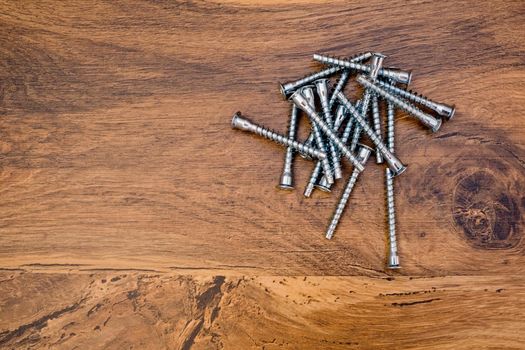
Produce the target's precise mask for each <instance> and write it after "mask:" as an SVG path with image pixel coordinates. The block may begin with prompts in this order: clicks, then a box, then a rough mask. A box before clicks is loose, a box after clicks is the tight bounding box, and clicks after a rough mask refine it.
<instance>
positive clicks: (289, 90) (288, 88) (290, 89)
mask: <svg viewBox="0 0 525 350" xmlns="http://www.w3.org/2000/svg"><path fill="white" fill-rule="evenodd" d="M370 56H372V53H371V52H365V53H361V54H358V55H356V56H353V57H351V58H350V59H349V60H348V61H349V62H361V61H364V60H366V59H368V58H370ZM342 69H343V68H342V67H330V68H327V69H325V70H322V71H320V72H317V73H314V74H311V75H307V76H305V77H304V78H301V79H299V80H296V81H291V82H288V83H285V84H284V85H283V84H279V86H280V90H281V94H283V96H284V98H288V97H289V96H290V95H291V94H293V93H294V92H295V91H296V90H297V89H299V88H300V87H303V86H305V85H307V84H310V83H312V82H313V81H315V80H317V79H321V78H326V77H329V76H331V75H332V74H334V73H337V72H339V71H340V70H342Z"/></svg>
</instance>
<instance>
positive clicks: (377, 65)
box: [350, 53, 386, 151]
mask: <svg viewBox="0 0 525 350" xmlns="http://www.w3.org/2000/svg"><path fill="white" fill-rule="evenodd" d="M385 58H386V56H385V55H383V54H380V53H374V54H373V55H372V62H371V63H370V72H369V73H368V75H369V76H370V78H371V79H372V80H373V81H375V80H376V78H377V75H378V74H379V71H380V70H381V68H382V67H383V61H384V60H385ZM371 96H372V94H371V92H370V91H369V90H365V93H364V96H363V104H362V107H361V114H362V115H363V116H364V117H365V118H366V116H367V114H368V105H369V104H370V98H371ZM361 131H362V130H361V126H360V125H359V124H357V125H356V127H355V130H354V134H353V135H352V141H351V142H350V150H354V151H355V149H356V147H357V143H358V142H359V138H360V137H361Z"/></svg>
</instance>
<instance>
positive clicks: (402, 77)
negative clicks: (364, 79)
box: [314, 54, 412, 84]
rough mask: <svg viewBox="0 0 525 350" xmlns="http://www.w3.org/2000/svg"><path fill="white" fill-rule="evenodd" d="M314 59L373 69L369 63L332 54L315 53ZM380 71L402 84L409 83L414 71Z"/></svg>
mask: <svg viewBox="0 0 525 350" xmlns="http://www.w3.org/2000/svg"><path fill="white" fill-rule="evenodd" d="M314 60H316V61H319V62H321V63H324V64H329V65H332V66H339V67H345V68H350V69H355V70H359V71H362V72H370V71H371V70H372V67H371V66H367V65H364V64H359V63H356V62H352V61H349V60H342V59H339V58H335V57H330V56H323V55H318V54H314ZM378 73H379V75H381V76H383V77H386V78H390V79H393V80H395V81H397V82H399V83H402V84H409V83H410V80H411V79H412V73H411V72H405V71H402V70H399V69H397V68H390V69H387V68H381V69H379V72H378Z"/></svg>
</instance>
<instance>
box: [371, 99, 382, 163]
mask: <svg viewBox="0 0 525 350" xmlns="http://www.w3.org/2000/svg"><path fill="white" fill-rule="evenodd" d="M372 120H373V122H374V131H375V132H376V134H377V136H378V137H379V139H380V140H382V139H383V136H382V134H381V117H380V116H379V100H378V98H377V95H376V94H373V95H372ZM376 163H377V164H381V163H383V156H382V153H381V152H376Z"/></svg>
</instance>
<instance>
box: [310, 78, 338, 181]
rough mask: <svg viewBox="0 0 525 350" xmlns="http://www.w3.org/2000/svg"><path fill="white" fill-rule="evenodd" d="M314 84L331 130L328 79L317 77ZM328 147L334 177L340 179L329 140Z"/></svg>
mask: <svg viewBox="0 0 525 350" xmlns="http://www.w3.org/2000/svg"><path fill="white" fill-rule="evenodd" d="M315 86H316V87H317V95H319V99H320V100H321V107H322V109H323V115H324V120H325V121H326V124H328V126H329V127H330V128H331V129H332V130H333V129H334V121H333V118H332V112H331V110H330V106H329V105H328V80H327V79H318V80H316V81H315ZM328 146H329V148H330V160H331V161H332V166H333V169H334V178H335V179H341V178H342V177H343V172H342V170H341V164H340V163H339V157H338V156H337V148H336V146H335V145H334V143H333V142H329V145H328Z"/></svg>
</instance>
